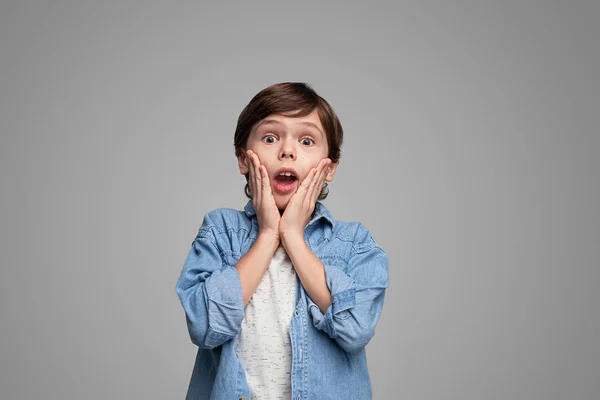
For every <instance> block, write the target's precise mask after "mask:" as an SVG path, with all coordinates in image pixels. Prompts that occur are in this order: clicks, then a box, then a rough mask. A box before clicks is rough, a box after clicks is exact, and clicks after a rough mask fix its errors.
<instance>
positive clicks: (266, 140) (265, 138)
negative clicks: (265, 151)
mask: <svg viewBox="0 0 600 400" xmlns="http://www.w3.org/2000/svg"><path fill="white" fill-rule="evenodd" d="M269 138H271V139H273V140H272V141H269V140H268V139H269ZM262 140H263V141H264V142H267V143H275V141H277V138H276V137H275V136H273V135H266V136H265V137H263V139H262Z"/></svg>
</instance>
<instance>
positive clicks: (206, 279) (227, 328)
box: [176, 215, 244, 349]
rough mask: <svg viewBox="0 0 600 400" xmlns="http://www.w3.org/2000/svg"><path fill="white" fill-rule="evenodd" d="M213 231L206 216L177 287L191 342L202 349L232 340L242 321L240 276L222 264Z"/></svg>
mask: <svg viewBox="0 0 600 400" xmlns="http://www.w3.org/2000/svg"><path fill="white" fill-rule="evenodd" d="M213 232H214V226H212V224H211V222H210V218H209V216H208V215H207V216H205V218H204V221H203V223H202V226H201V227H200V230H199V231H198V234H197V236H196V238H195V239H194V242H193V243H192V245H191V249H190V251H189V253H188V256H187V259H186V261H185V264H184V266H183V269H182V271H181V275H180V276H179V279H178V281H177V285H176V291H177V294H178V296H179V299H180V301H181V304H182V306H183V308H184V310H185V316H186V321H187V326H188V331H189V334H190V338H191V341H192V343H194V344H195V345H197V346H198V347H200V348H204V349H211V348H214V347H217V346H219V345H221V344H223V343H224V342H226V341H227V340H230V339H233V338H234V337H235V336H236V335H237V334H238V333H239V332H240V330H241V326H242V320H243V318H244V302H243V298H242V285H241V281H240V276H239V274H238V272H237V269H236V268H235V267H232V266H227V265H226V264H225V262H224V261H223V259H222V257H221V252H220V250H219V248H218V246H217V243H216V240H215V236H214V233H213Z"/></svg>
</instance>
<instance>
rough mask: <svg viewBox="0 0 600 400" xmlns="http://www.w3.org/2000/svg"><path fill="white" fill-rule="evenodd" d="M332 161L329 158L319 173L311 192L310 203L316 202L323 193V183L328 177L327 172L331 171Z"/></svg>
mask: <svg viewBox="0 0 600 400" xmlns="http://www.w3.org/2000/svg"><path fill="white" fill-rule="evenodd" d="M330 165H331V162H330V161H329V159H327V161H326V162H325V163H324V165H323V168H322V169H321V173H320V174H319V177H318V179H317V180H316V183H315V186H314V188H313V191H312V192H311V198H310V204H311V205H312V204H315V203H316V202H317V199H318V197H319V195H320V194H321V190H322V189H323V183H324V182H325V178H327V174H328V173H329V166H330Z"/></svg>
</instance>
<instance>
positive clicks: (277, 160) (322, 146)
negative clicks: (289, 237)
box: [238, 109, 337, 210]
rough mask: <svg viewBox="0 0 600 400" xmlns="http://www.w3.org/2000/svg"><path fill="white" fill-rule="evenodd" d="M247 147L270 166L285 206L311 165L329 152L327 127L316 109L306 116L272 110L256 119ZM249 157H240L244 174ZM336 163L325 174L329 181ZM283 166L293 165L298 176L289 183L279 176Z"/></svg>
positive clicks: (273, 183) (280, 204) (279, 201)
mask: <svg viewBox="0 0 600 400" xmlns="http://www.w3.org/2000/svg"><path fill="white" fill-rule="evenodd" d="M246 150H252V151H253V152H254V153H256V155H257V156H258V159H259V161H260V163H261V164H262V165H264V166H265V167H266V168H267V173H268V175H269V182H270V184H271V192H272V193H273V197H274V198H275V204H277V208H279V209H280V210H284V209H285V208H286V206H287V204H288V202H289V200H290V198H291V197H292V196H293V195H294V193H296V191H297V190H298V188H299V187H300V185H301V184H302V182H303V181H304V179H305V178H306V177H307V176H308V173H309V172H310V170H311V168H315V167H317V165H318V164H319V162H320V161H321V160H322V159H324V158H327V156H328V152H329V149H328V145H327V137H326V133H325V129H323V126H322V125H321V121H320V119H319V115H318V114H317V110H316V109H315V110H313V112H311V113H310V114H308V115H306V116H304V117H297V118H291V117H286V116H283V115H280V114H271V115H269V116H268V117H267V118H265V119H263V120H261V121H259V122H257V123H256V124H255V125H254V126H253V127H252V131H251V132H250V136H249V137H248V143H247V147H246ZM246 157H247V156H246V153H244V154H243V155H241V156H239V157H238V165H239V168H240V173H241V174H242V175H246V174H247V173H248V165H247V164H246ZM336 167H337V163H336V164H331V165H330V167H329V174H328V175H327V177H326V178H325V180H326V181H327V182H331V181H332V180H333V175H334V173H335V169H336ZM282 168H290V169H292V170H293V171H294V174H295V175H296V179H295V180H294V181H293V182H291V183H288V182H286V181H288V180H289V178H284V177H278V175H279V171H280V170H281V169H282ZM252 195H254V194H252Z"/></svg>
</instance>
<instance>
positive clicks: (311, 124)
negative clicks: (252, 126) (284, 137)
mask: <svg viewBox="0 0 600 400" xmlns="http://www.w3.org/2000/svg"><path fill="white" fill-rule="evenodd" d="M269 124H273V125H283V123H281V122H280V121H277V120H276V119H264V120H262V121H261V122H260V123H259V124H258V125H256V129H258V128H259V127H261V126H262V125H269ZM298 125H303V126H307V127H309V128H315V129H316V130H317V131H318V132H319V133H320V134H321V135H323V132H321V130H320V129H319V127H318V126H317V125H315V124H313V123H312V122H308V121H302V122H298Z"/></svg>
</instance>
